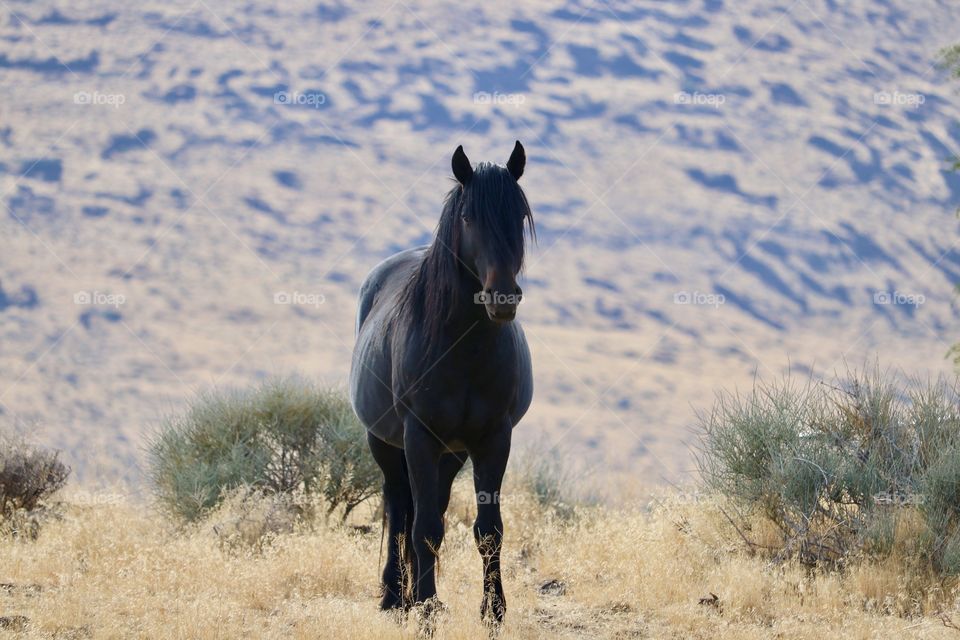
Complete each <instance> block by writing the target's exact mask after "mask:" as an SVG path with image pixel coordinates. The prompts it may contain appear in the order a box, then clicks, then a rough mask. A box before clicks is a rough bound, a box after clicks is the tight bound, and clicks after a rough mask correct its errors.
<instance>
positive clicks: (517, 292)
mask: <svg viewBox="0 0 960 640" xmlns="http://www.w3.org/2000/svg"><path fill="white" fill-rule="evenodd" d="M513 292H514V293H515V294H517V295H518V296H522V295H523V289H521V288H520V287H519V285H518V286H517V287H516V288H515V289H514V290H513Z"/></svg>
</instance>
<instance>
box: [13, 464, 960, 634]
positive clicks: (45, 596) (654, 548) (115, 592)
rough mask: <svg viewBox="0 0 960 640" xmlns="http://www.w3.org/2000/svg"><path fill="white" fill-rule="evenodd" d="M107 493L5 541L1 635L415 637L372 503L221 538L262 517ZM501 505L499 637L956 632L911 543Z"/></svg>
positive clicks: (464, 616)
mask: <svg viewBox="0 0 960 640" xmlns="http://www.w3.org/2000/svg"><path fill="white" fill-rule="evenodd" d="M98 495H99V496H100V497H99V498H95V499H91V497H90V495H84V494H76V495H74V496H73V497H71V496H66V497H65V498H64V502H63V504H62V506H61V510H60V514H59V515H58V516H57V517H55V518H50V519H49V520H48V521H47V522H45V523H44V524H43V526H42V529H41V531H40V535H39V537H38V538H37V539H36V540H35V541H16V540H10V539H6V540H4V542H3V544H2V545H0V583H2V586H0V615H2V616H3V618H2V625H3V626H2V628H0V634H3V635H4V637H17V638H20V637H22V638H134V637H136V638H173V637H176V638H240V637H265V638H413V637H417V635H418V632H419V623H418V620H417V616H416V615H415V614H411V615H410V616H409V617H408V618H407V620H406V621H401V620H398V619H397V618H396V617H394V616H391V615H388V614H383V613H381V612H379V611H378V610H377V576H378V572H379V567H378V556H379V550H380V527H379V523H378V522H377V517H376V507H375V506H374V505H371V506H370V507H369V509H367V512H366V513H364V514H359V515H358V516H357V518H356V522H354V523H351V524H348V525H342V524H339V523H324V522H323V521H322V520H320V521H317V522H315V523H314V524H313V525H312V526H310V527H302V526H301V527H298V528H297V529H295V530H293V531H290V532H287V533H280V534H277V535H275V536H272V537H271V538H270V539H269V541H268V542H266V543H265V544H262V545H253V546H249V545H244V544H242V543H237V542H236V539H235V537H234V538H233V540H234V542H233V543H232V544H229V543H225V542H224V538H225V536H226V535H227V534H226V533H224V531H225V530H226V529H229V528H230V527H233V528H232V529H230V530H231V531H233V533H234V534H236V532H237V531H239V533H240V535H241V537H242V536H243V535H244V534H246V533H250V532H251V531H252V532H253V533H257V532H258V531H259V529H258V526H259V522H260V521H258V520H256V518H257V516H255V515H251V514H250V513H246V514H241V515H243V516H244V518H245V520H244V521H243V522H246V523H248V524H249V523H253V525H252V526H246V525H241V526H239V528H238V527H237V526H236V522H237V521H236V518H235V516H236V515H237V514H231V513H227V514H224V513H222V512H221V513H218V514H215V516H214V517H213V518H211V519H210V520H208V521H207V522H206V523H205V524H202V525H198V526H196V527H193V528H190V529H186V530H184V529H178V528H176V527H174V526H173V525H171V524H170V521H169V520H168V519H166V518H164V517H163V516H162V515H161V514H159V513H156V512H155V511H153V510H152V509H150V508H148V507H146V506H142V505H141V506H137V505H134V504H132V503H129V502H127V501H125V500H123V499H119V498H111V497H110V495H109V494H108V495H107V496H106V498H103V494H98ZM96 502H100V503H101V504H94V503H96ZM230 508H231V507H229V506H227V507H224V509H227V510H229V509H230ZM504 510H505V523H506V541H505V562H504V567H505V583H506V590H507V597H508V611H507V620H506V623H505V624H504V627H503V629H502V633H501V634H500V637H502V638H817V639H821V638H836V637H842V638H953V637H960V631H958V630H956V629H954V628H951V627H950V626H949V625H950V624H952V622H951V618H950V617H949V616H950V615H951V612H954V613H953V620H955V621H957V622H958V623H960V614H958V613H956V609H957V592H956V589H955V587H954V586H953V585H952V584H945V583H941V582H938V581H936V580H928V579H926V578H925V577H924V576H925V574H924V572H923V571H921V570H919V569H917V568H916V567H915V566H912V565H911V563H910V562H909V561H908V560H906V558H908V557H909V556H908V555H907V554H902V555H897V554H894V556H893V557H892V558H891V559H888V560H886V561H885V562H884V563H882V564H877V563H872V562H868V561H862V562H860V563H854V564H852V565H851V566H849V567H848V568H847V569H846V570H845V571H843V572H833V573H830V572H825V571H824V572H819V571H812V570H808V569H805V568H804V567H801V566H799V565H795V564H786V565H775V564H773V563H771V562H770V561H768V560H766V559H764V558H761V557H751V556H750V555H749V554H748V553H746V551H745V549H744V547H743V545H741V544H740V543H739V542H738V538H737V535H736V533H735V532H734V531H732V530H731V529H730V528H729V526H728V525H726V524H725V522H726V521H725V519H724V518H723V517H722V515H721V513H720V510H719V508H718V506H717V505H716V504H715V503H713V502H712V501H711V500H709V499H697V498H693V497H688V498H683V499H681V497H680V496H679V494H677V493H675V494H673V495H672V496H667V497H665V498H662V499H659V500H656V501H654V502H653V503H649V504H647V505H646V506H644V507H643V508H617V509H614V508H612V507H604V506H584V507H577V508H576V509H575V511H574V514H573V515H572V516H569V515H565V516H560V515H558V514H557V512H556V511H554V510H553V509H551V508H546V507H543V506H541V505H540V504H539V503H538V502H537V501H536V500H535V499H534V498H533V497H531V496H530V495H529V494H526V493H524V492H522V491H520V490H515V491H512V492H509V493H508V494H507V495H505V497H504ZM472 511H473V505H472V496H471V495H470V491H469V487H468V485H467V484H466V483H464V482H463V480H460V481H458V485H457V490H456V493H455V496H454V501H453V503H452V505H451V508H450V511H449V512H448V514H447V537H446V540H445V542H444V545H443V549H442V552H441V570H440V580H439V591H440V596H441V598H442V599H443V601H444V603H445V604H446V605H447V609H446V611H445V612H444V613H443V614H442V618H441V620H440V622H439V625H438V628H437V631H436V635H435V637H438V638H481V637H485V636H487V635H488V631H487V629H486V628H485V627H483V626H482V625H481V623H480V621H479V619H478V617H479V616H478V610H479V604H480V595H481V594H480V588H481V587H480V560H479V558H478V555H477V552H476V549H475V547H474V543H473V539H472V533H471V530H470V525H471V523H472V518H473V514H472ZM218 518H219V520H217V519H218ZM231 518H234V519H233V520H231ZM213 522H219V523H220V526H218V527H217V530H218V532H219V533H217V532H215V531H214V525H213V524H212V523H213ZM224 522H227V523H228V524H229V523H231V522H232V523H233V524H231V525H230V526H228V527H226V528H225V526H224V524H223V523H224ZM362 523H366V524H372V526H371V527H368V529H367V530H361V528H358V526H359V525H360V524H362ZM271 526H272V527H273V528H275V529H281V530H282V529H283V527H282V526H276V523H274V525H271ZM245 527H246V528H245ZM904 535H907V536H908V535H909V533H908V532H906V533H904ZM711 594H716V596H717V598H716V600H713V598H712V595H711ZM702 599H703V601H701V600H702ZM944 616H946V617H944Z"/></svg>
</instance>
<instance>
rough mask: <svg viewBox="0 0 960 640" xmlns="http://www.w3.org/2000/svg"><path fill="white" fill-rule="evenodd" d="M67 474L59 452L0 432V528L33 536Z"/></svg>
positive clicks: (3, 530) (7, 531)
mask: <svg viewBox="0 0 960 640" xmlns="http://www.w3.org/2000/svg"><path fill="white" fill-rule="evenodd" d="M69 475H70V468H69V467H67V466H66V465H65V464H64V463H63V462H61V460H60V454H59V452H57V451H52V450H49V449H44V448H42V447H38V446H35V445H32V444H30V443H28V442H27V441H26V440H25V439H23V438H22V437H19V436H15V435H10V434H7V433H4V434H0V531H2V532H4V533H8V534H13V535H15V536H22V537H28V538H35V537H36V536H37V533H38V531H39V525H40V519H41V517H42V515H43V514H44V513H45V511H46V509H47V507H48V504H47V503H48V501H49V500H50V498H51V496H53V494H55V493H56V492H57V491H59V490H60V489H62V488H63V486H64V485H65V484H66V483H67V477H68V476H69Z"/></svg>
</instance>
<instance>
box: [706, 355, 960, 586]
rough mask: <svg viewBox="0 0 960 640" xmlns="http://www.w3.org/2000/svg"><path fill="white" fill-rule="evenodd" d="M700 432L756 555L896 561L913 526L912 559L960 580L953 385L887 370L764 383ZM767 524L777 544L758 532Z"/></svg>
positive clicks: (729, 398)
mask: <svg viewBox="0 0 960 640" xmlns="http://www.w3.org/2000/svg"><path fill="white" fill-rule="evenodd" d="M701 426H702V431H701V439H700V446H699V450H698V456H697V457H698V461H699V467H700V472H701V475H702V477H703V479H704V481H705V483H706V485H707V487H708V488H709V489H711V490H714V491H716V492H718V493H720V494H722V495H723V496H726V497H727V498H728V499H729V503H728V506H729V515H730V518H731V522H732V523H733V524H735V525H736V526H737V527H738V530H739V532H740V535H741V537H742V538H743V540H744V541H745V542H747V544H748V545H750V546H751V547H752V548H754V549H758V550H759V549H763V550H766V551H769V552H770V553H772V554H773V555H774V557H776V558H777V559H785V558H787V557H796V558H798V559H800V560H801V561H802V562H804V563H807V564H823V563H829V564H843V563H845V562H847V561H848V560H849V559H850V558H851V557H853V556H854V555H856V554H860V553H869V554H875V555H881V556H882V555H884V554H889V553H892V552H893V546H894V544H895V541H896V540H897V536H896V535H895V532H897V531H898V530H901V531H902V530H903V528H904V527H905V526H908V525H909V526H910V527H912V531H913V534H914V535H911V536H909V537H908V540H909V542H908V543H909V544H910V545H911V547H912V548H911V551H910V552H911V554H913V555H915V556H916V557H918V558H919V559H920V560H922V561H923V562H926V563H928V564H929V566H930V567H931V569H933V570H935V571H937V572H940V573H944V574H951V575H952V574H958V573H960V518H958V513H960V512H958V509H960V404H958V393H957V386H956V383H955V382H949V381H947V380H944V379H939V380H936V381H931V382H927V383H923V384H919V383H917V384H912V385H907V384H902V383H900V382H897V381H896V380H895V379H894V378H893V376H891V375H889V374H884V373H881V372H880V371H879V369H874V370H872V371H870V372H868V373H852V374H848V376H847V377H845V378H844V379H842V380H840V381H838V382H837V383H836V384H825V383H816V382H813V381H807V382H806V383H805V384H800V385H797V384H794V383H792V382H791V381H789V380H787V381H785V382H782V383H773V384H765V383H763V382H758V383H757V384H756V386H755V387H754V389H753V390H752V391H751V392H750V393H747V394H745V395H740V394H722V395H721V396H720V397H719V398H718V400H717V403H716V404H715V406H714V408H713V411H712V412H711V413H709V414H708V415H706V416H703V417H702V421H701ZM757 515H760V516H762V517H763V518H764V519H765V520H766V521H767V522H769V523H770V524H772V525H773V528H774V529H773V534H772V535H767V533H769V532H765V533H764V534H763V535H761V534H759V533H758V532H756V531H752V530H751V527H752V526H753V524H754V523H755V522H756V521H755V518H756V516H757ZM901 539H903V537H902V536H901Z"/></svg>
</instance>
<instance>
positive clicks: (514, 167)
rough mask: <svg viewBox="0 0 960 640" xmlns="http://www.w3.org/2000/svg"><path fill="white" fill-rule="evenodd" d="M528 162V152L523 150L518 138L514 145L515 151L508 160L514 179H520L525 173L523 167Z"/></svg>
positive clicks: (508, 167)
mask: <svg viewBox="0 0 960 640" xmlns="http://www.w3.org/2000/svg"><path fill="white" fill-rule="evenodd" d="M526 164H527V154H526V152H524V150H523V145H522V144H520V141H519V140H517V144H515V145H514V146H513V153H511V154H510V159H509V160H507V171H509V172H510V175H512V176H513V179H514V180H519V179H520V176H522V175H523V168H524V166H526Z"/></svg>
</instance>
